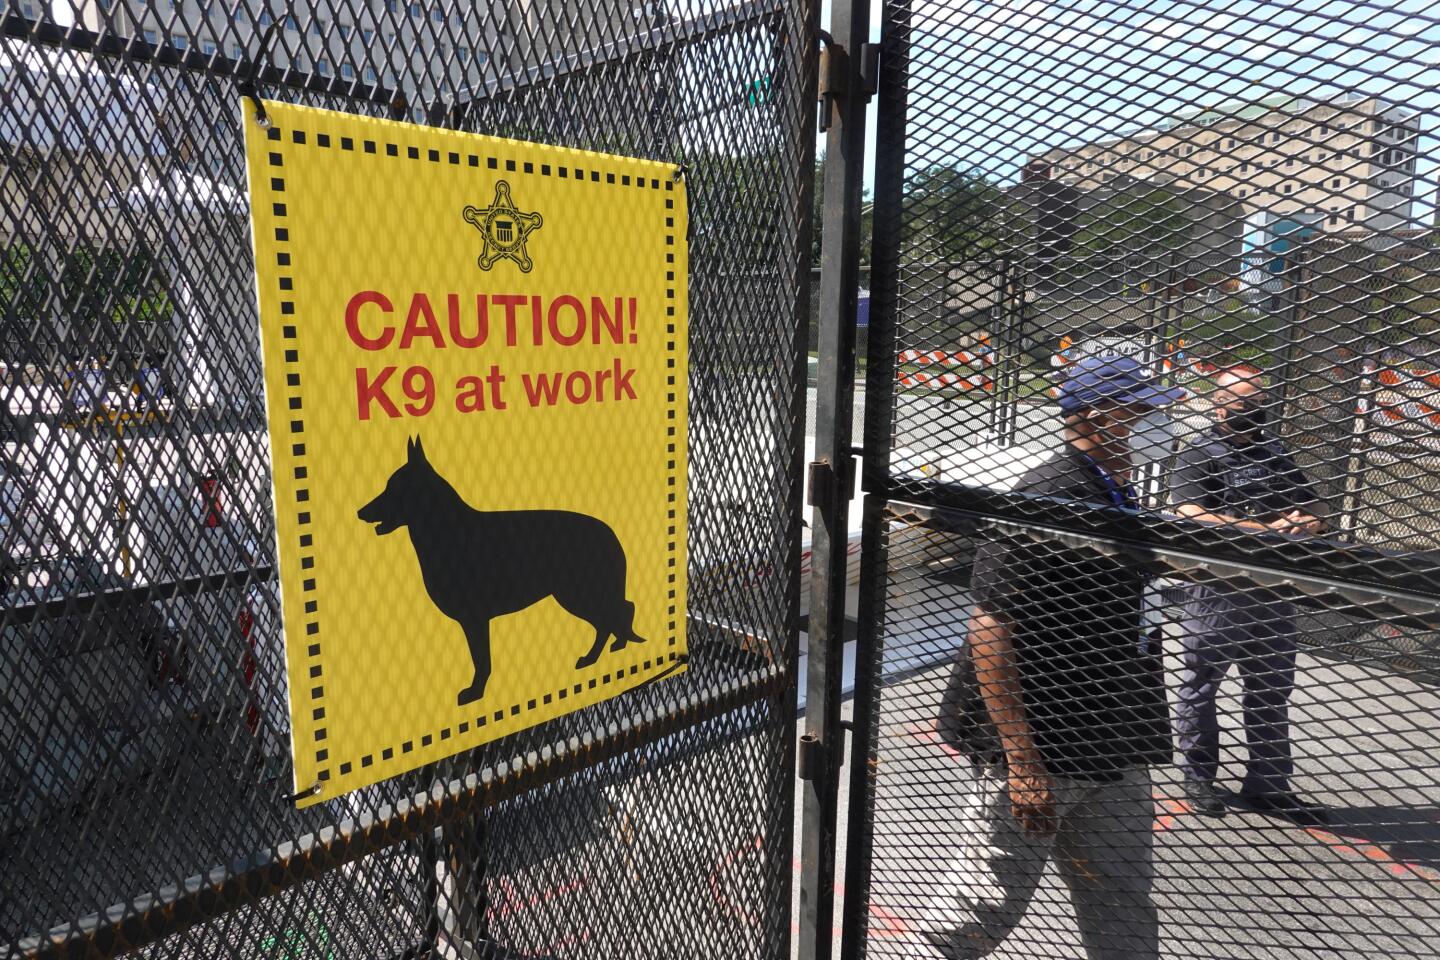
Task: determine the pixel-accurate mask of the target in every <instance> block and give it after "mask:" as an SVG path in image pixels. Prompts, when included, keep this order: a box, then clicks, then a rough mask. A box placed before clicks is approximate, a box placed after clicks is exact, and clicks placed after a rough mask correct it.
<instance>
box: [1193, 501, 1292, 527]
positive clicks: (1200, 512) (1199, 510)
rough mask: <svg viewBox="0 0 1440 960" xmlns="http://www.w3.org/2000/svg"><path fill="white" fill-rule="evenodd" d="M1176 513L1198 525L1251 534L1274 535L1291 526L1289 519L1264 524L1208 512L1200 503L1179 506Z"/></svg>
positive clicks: (1225, 514) (1211, 511)
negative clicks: (1277, 531) (1223, 527)
mask: <svg viewBox="0 0 1440 960" xmlns="http://www.w3.org/2000/svg"><path fill="white" fill-rule="evenodd" d="M1175 512H1176V513H1177V514H1179V515H1180V516H1182V517H1184V518H1185V519H1186V520H1194V521H1196V522H1198V523H1213V524H1215V525H1216V526H1226V527H1235V528H1237V529H1240V530H1249V531H1250V532H1251V533H1274V532H1275V531H1276V530H1278V529H1282V528H1283V527H1288V525H1289V520H1288V518H1286V519H1284V520H1277V521H1275V523H1263V522H1261V521H1259V520H1246V519H1243V518H1241V517H1232V516H1230V515H1229V514H1228V513H1216V512H1214V511H1213V510H1206V509H1205V508H1204V507H1202V506H1200V504H1198V503H1182V504H1179V505H1177V506H1176V507H1175ZM1277 525H1278V526H1277Z"/></svg>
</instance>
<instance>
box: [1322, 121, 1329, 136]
mask: <svg viewBox="0 0 1440 960" xmlns="http://www.w3.org/2000/svg"><path fill="white" fill-rule="evenodd" d="M1320 136H1322V137H1328V136H1330V127H1329V125H1328V124H1324V123H1322V124H1320Z"/></svg>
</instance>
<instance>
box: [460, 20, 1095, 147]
mask: <svg viewBox="0 0 1440 960" xmlns="http://www.w3.org/2000/svg"><path fill="white" fill-rule="evenodd" d="M455 55H456V56H458V57H459V58H460V62H461V63H465V62H466V61H468V60H469V59H470V48H469V47H456V48H455ZM1065 169H1066V171H1069V169H1070V168H1069V167H1066V168H1065Z"/></svg>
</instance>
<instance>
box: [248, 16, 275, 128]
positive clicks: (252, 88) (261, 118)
mask: <svg viewBox="0 0 1440 960" xmlns="http://www.w3.org/2000/svg"><path fill="white" fill-rule="evenodd" d="M276 26H277V23H272V24H270V26H269V28H268V29H266V31H265V33H264V34H263V35H262V36H261V37H260V49H259V50H258V51H257V52H256V54H255V60H254V62H253V63H251V65H250V76H249V77H247V78H246V79H245V80H242V81H241V82H240V94H241V96H244V97H247V98H248V99H249V100H250V102H251V103H253V104H255V122H256V123H258V124H260V126H261V127H262V128H263V129H267V130H268V129H269V128H270V116H269V115H268V114H267V113H266V112H265V104H264V102H263V101H262V100H261V99H260V92H259V87H258V84H259V80H260V64H261V63H262V62H263V61H264V59H265V54H266V53H268V52H269V50H270V40H271V38H272V37H274V36H275V27H276Z"/></svg>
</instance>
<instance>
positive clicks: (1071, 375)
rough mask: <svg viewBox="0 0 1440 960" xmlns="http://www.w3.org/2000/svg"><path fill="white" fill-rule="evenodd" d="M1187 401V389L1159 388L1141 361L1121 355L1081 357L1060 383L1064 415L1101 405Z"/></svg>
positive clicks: (1061, 404)
mask: <svg viewBox="0 0 1440 960" xmlns="http://www.w3.org/2000/svg"><path fill="white" fill-rule="evenodd" d="M1184 398H1185V391H1184V390H1182V389H1180V388H1179V387H1162V386H1160V384H1159V383H1157V382H1156V380H1155V376H1154V374H1152V373H1150V372H1149V371H1147V370H1146V369H1145V368H1144V367H1142V366H1141V365H1140V361H1139V360H1136V359H1135V358H1134V357H1127V356H1124V355H1121V354H1109V355H1106V356H1089V357H1081V358H1080V359H1079V360H1076V361H1075V362H1074V363H1072V364H1070V365H1069V366H1067V367H1066V368H1065V379H1064V380H1062V381H1061V383H1060V410H1061V411H1062V412H1063V413H1075V412H1076V411H1078V410H1084V409H1085V408H1086V407H1093V406H1096V405H1098V404H1101V403H1116V404H1141V405H1144V406H1149V407H1166V406H1169V405H1170V404H1172V403H1175V402H1176V401H1178V400H1183V399H1184Z"/></svg>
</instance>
